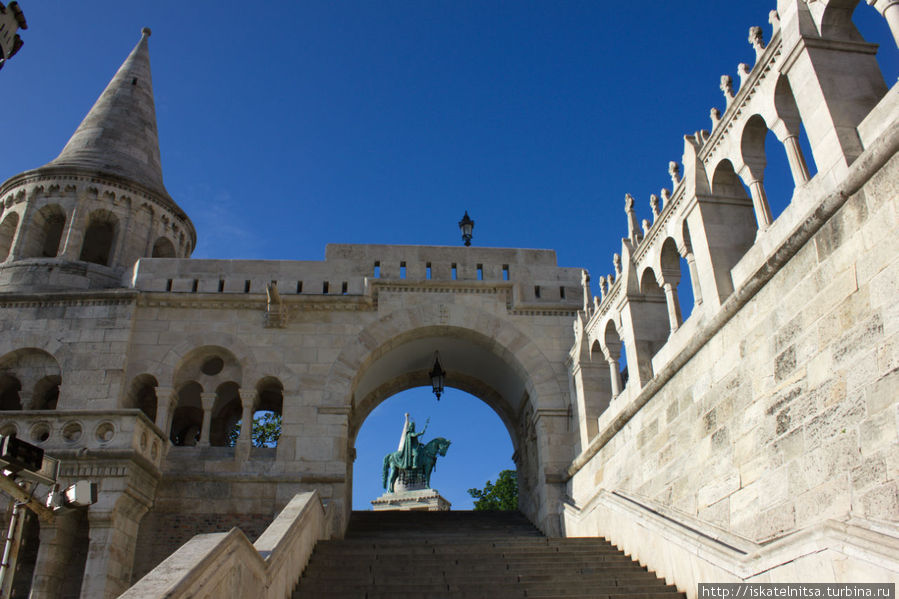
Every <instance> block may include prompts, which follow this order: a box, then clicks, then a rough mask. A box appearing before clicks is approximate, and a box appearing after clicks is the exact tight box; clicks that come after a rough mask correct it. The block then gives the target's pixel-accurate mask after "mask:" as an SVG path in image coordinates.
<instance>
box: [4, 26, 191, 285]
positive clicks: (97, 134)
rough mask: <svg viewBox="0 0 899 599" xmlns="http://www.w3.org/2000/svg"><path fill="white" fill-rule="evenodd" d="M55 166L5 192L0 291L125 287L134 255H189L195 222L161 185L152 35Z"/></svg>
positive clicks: (10, 184) (23, 177)
mask: <svg viewBox="0 0 899 599" xmlns="http://www.w3.org/2000/svg"><path fill="white" fill-rule="evenodd" d="M149 36H150V30H149V29H146V28H145V29H144V30H143V31H142V34H141V39H140V41H139V42H138V43H137V45H136V46H135V47H134V49H133V50H132V51H131V53H130V54H129V55H128V57H127V58H126V59H125V62H124V63H122V66H121V67H119V70H118V71H117V72H116V74H115V76H114V77H113V78H112V80H111V81H110V82H109V84H108V85H107V86H106V89H105V90H103V93H102V94H101V95H100V97H99V98H98V99H97V101H96V102H95V103H94V105H93V107H92V108H91V109H90V111H89V112H88V114H87V116H86V117H85V118H84V120H83V121H82V122H81V124H80V125H79V126H78V128H77V129H76V130H75V133H74V134H73V135H72V137H71V139H69V142H68V143H67V144H66V145H65V147H64V148H63V150H62V152H61V153H60V154H59V156H57V157H56V159H55V160H53V161H52V162H50V163H49V164H46V165H44V166H42V167H40V168H37V169H34V170H30V171H26V172H24V173H21V174H18V175H16V176H14V177H12V178H11V179H9V180H7V181H6V182H5V183H3V185H2V186H0V291H37V290H54V289H57V290H64V289H95V288H109V287H120V286H123V283H122V279H123V276H125V273H126V272H127V271H128V270H129V269H130V267H131V266H133V264H134V263H135V261H136V260H137V259H138V258H141V257H162V258H174V257H179V258H186V257H189V256H190V253H191V251H192V250H193V248H194V246H195V245H196V232H195V230H194V227H193V224H192V223H191V222H190V219H189V218H188V217H187V215H186V214H185V213H184V211H183V210H181V208H180V207H179V206H178V205H177V204H176V203H175V202H174V200H172V198H171V196H169V193H168V191H166V188H165V185H164V184H163V181H162V167H161V163H160V158H159V140H158V135H157V130H156V109H155V105H154V102H153V82H152V78H151V74H150V54H149V48H148V38H149Z"/></svg>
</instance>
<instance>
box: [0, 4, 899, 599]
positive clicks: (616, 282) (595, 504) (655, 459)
mask: <svg viewBox="0 0 899 599" xmlns="http://www.w3.org/2000/svg"><path fill="white" fill-rule="evenodd" d="M857 3H858V2H857V0H856V1H855V2H851V1H842V2H838V1H836V0H831V1H827V0H815V1H814V2H812V1H808V2H807V1H805V0H780V1H779V2H778V6H777V12H776V13H772V16H771V25H772V28H771V29H770V30H769V33H770V35H769V36H768V37H769V38H770V39H769V41H768V42H767V43H765V41H764V37H765V36H764V33H763V32H762V31H761V30H760V29H758V28H753V29H751V30H750V37H749V41H750V44H752V46H753V47H754V48H755V49H756V64H755V65H753V66H751V67H750V66H748V65H741V66H740V68H739V70H738V74H739V79H740V85H739V89H737V90H736V91H734V89H733V88H734V84H733V82H732V80H731V79H730V78H723V79H722V86H721V87H722V91H723V93H724V97H725V102H726V107H725V109H724V110H723V111H721V110H714V111H713V113H712V119H713V125H714V126H713V128H712V129H711V131H710V132H706V131H700V132H697V133H695V134H694V135H689V136H687V137H686V138H685V144H684V156H683V160H682V164H676V163H672V167H671V169H670V172H669V174H670V176H671V180H672V184H673V187H672V189H671V190H670V191H668V190H662V191H660V193H659V197H653V198H652V199H651V200H650V202H651V207H652V213H653V222H651V223H650V222H648V221H644V222H643V223H642V225H641V224H639V223H638V222H637V218H636V216H635V210H634V201H635V200H634V199H633V198H632V197H630V196H628V197H627V198H626V201H625V216H626V221H623V222H626V223H627V238H626V239H624V240H623V243H622V250H621V253H620V255H616V256H615V258H614V260H613V264H612V269H611V270H612V273H613V274H611V275H604V276H602V277H601V278H600V288H601V292H600V295H599V296H598V297H596V298H593V297H592V296H591V292H590V285H589V279H590V277H589V276H588V275H587V273H586V271H584V270H582V269H578V268H563V267H559V266H558V265H557V263H556V258H555V254H554V252H552V251H546V250H524V249H489V248H466V247H424V246H421V247H419V246H377V245H329V246H328V247H327V249H326V255H325V259H324V260H323V261H309V262H300V261H263V260H254V261H234V260H196V259H191V258H190V253H191V251H192V248H193V247H194V246H195V243H196V233H195V232H194V229H193V225H192V224H191V222H190V220H189V219H188V217H187V215H186V214H184V213H183V211H182V210H181V209H180V208H179V207H178V206H177V204H175V202H174V201H173V200H172V199H171V198H170V197H169V196H168V193H167V192H166V190H165V187H164V186H163V184H162V177H161V171H160V169H159V160H158V151H159V150H158V144H157V141H156V134H155V111H154V110H153V104H152V103H153V97H152V86H151V82H150V73H149V54H148V46H147V43H148V42H147V38H148V36H149V31H145V32H144V35H143V37H142V39H141V41H140V42H139V43H138V45H137V47H136V48H135V50H134V52H132V54H131V55H130V56H129V57H128V59H127V60H126V62H125V64H123V65H122V68H121V69H120V70H119V72H118V73H117V74H116V77H115V78H114V79H113V81H112V82H111V83H110V86H109V87H108V88H107V91H106V92H104V95H103V96H101V98H100V99H99V100H98V101H97V104H96V105H95V106H94V108H93V109H92V110H91V113H90V114H89V115H88V117H86V119H85V122H84V123H82V126H81V127H79V129H78V131H76V134H75V135H74V136H73V137H72V140H71V141H70V142H69V144H67V145H66V147H65V149H64V150H63V152H62V153H61V154H60V156H59V157H58V158H57V159H56V160H54V161H53V162H51V163H50V164H48V165H46V166H44V167H41V168H38V169H35V170H33V171H28V172H26V173H22V174H20V175H17V176H15V177H13V178H11V179H9V180H8V181H7V182H5V183H4V184H3V185H2V186H0V202H2V206H0V207H2V212H0V259H2V262H0V305H2V307H3V310H2V313H0V326H2V327H3V331H4V334H3V335H2V337H0V410H2V411H0V432H4V433H9V432H16V433H17V434H18V435H19V436H20V437H22V438H24V439H26V440H29V441H31V442H33V443H36V444H38V445H41V446H42V447H44V448H45V449H46V450H47V451H48V453H50V454H52V455H55V456H56V457H59V458H61V459H62V460H63V464H64V468H63V478H64V480H67V481H68V480H74V479H76V478H84V477H89V478H91V479H92V480H96V481H97V482H99V483H100V497H101V500H100V502H99V503H98V504H97V505H95V506H93V507H91V508H90V509H89V510H88V511H87V512H86V513H73V514H69V515H67V516H65V517H60V518H58V519H57V520H56V521H54V522H53V523H49V524H48V523H42V524H41V525H40V529H39V532H37V531H36V529H34V528H33V527H32V531H31V533H30V534H31V536H32V537H39V540H40V544H39V549H38V552H37V555H36V565H35V570H34V577H33V580H32V582H31V587H32V596H33V597H51V596H56V594H57V592H58V590H59V589H60V588H66V589H68V590H67V591H66V592H72V593H79V592H80V596H82V597H114V596H117V595H119V594H120V593H122V592H124V591H125V590H126V589H127V588H128V587H129V586H130V585H131V584H132V583H133V582H135V581H136V580H137V579H138V578H139V577H140V576H142V575H143V574H145V573H147V572H148V571H150V570H151V569H153V568H154V567H155V566H156V565H157V564H159V563H160V562H161V561H162V560H163V559H165V558H166V557H168V556H169V555H170V554H171V553H172V552H173V551H174V550H175V549H177V548H178V547H179V546H180V545H181V544H183V543H184V542H186V541H188V540H189V539H190V538H191V537H193V535H195V534H197V533H201V532H212V531H226V530H228V529H230V528H231V527H233V526H238V527H241V528H242V529H243V530H244V531H245V532H246V533H247V535H248V536H250V537H253V536H255V535H258V534H259V533H261V532H262V530H263V529H265V528H266V527H267V526H268V525H269V523H270V522H271V521H272V520H273V518H274V516H275V515H276V514H277V513H278V512H279V511H280V510H281V509H282V508H283V507H284V506H285V505H288V503H289V502H291V501H292V500H293V498H294V497H295V496H297V494H298V493H307V492H315V493H316V497H321V499H322V501H323V502H324V504H325V505H326V506H327V510H326V513H327V517H324V516H323V517H322V518H324V524H321V522H320V520H322V519H321V518H319V519H317V520H316V522H317V524H316V526H319V525H321V526H324V527H326V528H328V529H329V530H330V532H331V534H334V535H340V534H342V532H343V529H344V527H345V524H346V521H347V515H348V510H349V509H350V497H351V486H352V468H353V457H354V445H355V437H356V434H357V432H358V431H359V429H360V427H361V425H362V423H363V422H364V420H365V418H366V416H367V415H368V414H369V413H370V412H371V410H372V409H374V407H375V406H377V405H378V404H379V403H380V402H381V401H383V400H384V399H386V398H388V397H390V396H391V395H393V394H395V393H397V392H399V391H401V390H404V389H407V388H410V387H414V386H419V385H425V384H428V375H427V372H428V370H429V369H430V366H431V364H432V359H433V355H434V351H435V350H439V352H440V356H441V363H442V364H443V366H444V368H445V369H446V370H447V373H448V374H447V382H448V384H450V385H452V386H454V387H457V388H460V389H462V390H465V391H468V392H470V393H472V394H474V395H476V396H477V397H479V398H481V399H482V400H483V401H484V402H485V403H487V404H488V405H490V406H491V407H492V408H493V409H494V410H495V411H496V412H497V414H498V415H499V416H500V418H501V419H502V421H503V422H504V423H505V425H506V427H507V429H508V430H509V434H510V437H511V438H512V442H513V446H514V447H515V450H516V454H515V459H516V463H517V465H518V472H519V481H520V484H521V505H522V509H523V511H524V512H525V514H526V515H527V516H529V517H530V518H531V519H532V520H533V521H534V522H535V524H537V525H538V526H539V527H540V528H541V529H543V530H544V531H545V532H547V533H548V534H565V535H602V536H606V537H608V538H609V539H610V540H612V541H613V542H614V543H616V544H618V545H620V546H621V547H622V548H624V549H625V550H626V551H628V552H629V553H631V554H633V555H634V556H636V557H638V558H639V559H640V560H641V561H642V562H644V563H645V564H647V565H648V566H649V567H650V568H652V569H654V570H656V571H657V572H659V573H660V574H663V575H664V576H666V577H668V578H669V580H670V581H671V582H674V583H675V584H677V585H678V586H679V587H680V588H681V589H682V590H684V591H686V592H687V593H688V594H689V595H691V596H694V595H695V593H696V583H697V582H701V581H723V580H750V581H794V580H810V581H819V582H821V581H831V580H832V581H846V582H850V581H872V582H885V581H896V580H899V563H897V559H896V557H895V556H896V555H899V437H897V428H899V393H897V391H896V389H897V388H899V380H897V378H896V370H897V363H899V349H897V348H899V338H897V330H899V314H897V302H896V301H895V298H896V297H899V293H897V292H899V244H897V242H896V240H897V239H899V158H897V157H896V150H897V148H899V87H896V86H893V88H892V89H888V87H887V85H886V84H885V83H884V81H883V78H882V76H881V75H880V72H879V70H878V69H877V65H876V62H875V61H874V52H875V50H876V48H875V47H874V46H872V45H870V44H868V43H866V42H865V41H864V40H862V39H861V37H860V36H859V35H858V32H857V31H855V28H854V26H852V24H851V21H850V20H849V17H850V15H851V13H852V9H853V8H854V6H855V5H856V4H857ZM895 7H896V4H895V3H893V2H880V1H879V0H878V2H877V3H875V8H878V9H879V10H881V11H882V13H883V14H884V16H885V18H887V20H888V22H889V23H890V24H891V26H894V33H895V23H896V15H895V13H896V11H897V10H899V9H897V8H895ZM891 19H892V20H891ZM881 51H888V52H895V51H896V48H895V47H890V48H881ZM117 102H127V103H130V104H128V106H129V109H128V110H125V111H122V110H121V109H120V108H121V106H120V105H119V104H116V103H117ZM122 114H131V115H139V120H140V123H141V128H140V130H141V131H143V132H144V134H142V135H139V136H135V135H132V134H133V131H132V129H131V128H132V127H133V126H134V123H131V122H129V121H128V119H123V118H121V115H122ZM98 123H101V124H102V125H103V126H102V127H100V126H98V125H97V124H98ZM148 124H151V125H152V126H148ZM800 125H801V126H802V127H803V128H804V130H805V132H806V133H807V136H808V139H809V143H810V146H811V154H812V155H811V156H804V155H803V154H802V150H801V147H800V144H799V143H798V136H799V134H800V131H801V129H800ZM104 127H105V128H113V129H120V130H122V131H123V134H122V135H121V136H109V137H108V138H104V137H102V136H99V137H91V136H92V135H94V134H95V133H96V131H97V130H98V129H103V128H104ZM768 130H771V131H773V132H774V133H775V134H776V136H777V138H778V139H779V140H781V141H782V142H783V144H784V148H785V151H786V154H787V157H788V160H789V164H790V167H791V172H792V174H793V179H794V183H795V192H794V194H793V197H792V201H791V203H790V205H789V206H788V207H787V209H786V210H785V211H784V212H783V213H782V214H781V215H780V216H779V217H778V218H777V219H772V215H771V212H770V209H769V208H768V206H767V199H766V194H765V190H764V176H763V173H764V166H765V164H766V159H767V157H766V156H765V153H764V138H765V135H766V133H767V131H768ZM148 131H150V132H151V133H152V134H148V133H147V132H148ZM123 140H124V141H123ZM810 165H814V166H815V167H816V169H814V170H816V171H817V174H815V176H813V177H812V176H810V168H809V166H810ZM747 190H748V191H747ZM660 200H661V201H660ZM682 261H683V262H684V263H685V264H686V267H685V269H684V270H683V271H682V268H681V263H682ZM682 272H687V273H689V278H690V281H689V282H688V281H684V280H682V275H681V273H682ZM686 284H689V285H691V287H692V289H693V295H694V297H695V305H694V307H693V310H692V312H691V313H690V316H689V318H687V319H686V320H684V319H683V317H682V314H683V312H682V311H681V306H679V305H678V304H677V293H676V291H677V286H678V285H686ZM624 362H626V364H627V372H628V376H627V377H626V379H625V377H623V376H622V373H621V370H622V366H623V363H624ZM257 410H272V411H276V412H279V413H280V414H281V415H282V418H283V423H282V433H281V438H280V440H279V442H278V444H277V447H276V448H254V447H251V446H250V439H249V435H248V430H247V429H246V428H245V429H244V430H242V434H241V436H240V438H239V439H237V441H236V444H235V445H234V446H229V440H228V431H229V430H230V429H231V426H232V425H233V424H234V423H235V422H236V421H238V420H242V421H243V422H247V421H249V420H250V419H251V417H252V415H253V413H254V412H255V411H257ZM316 501H318V500H317V499H316ZM304 505H306V504H304ZM310 509H311V508H310ZM316 509H318V508H316ZM319 511H321V510H319ZM316 513H318V512H316ZM322 513H325V512H322ZM316 518H318V517H317V516H316ZM297 534H298V535H299V533H297ZM306 537H309V535H306ZM306 537H304V538H306ZM229 538H230V537H229ZM314 538H316V537H315V535H312V537H309V538H308V539H307V541H308V542H309V543H314ZM309 539H311V540H309ZM232 542H233V543H234V544H236V545H235V546H239V547H241V549H240V551H250V549H248V547H250V545H249V543H248V542H247V541H246V538H244V537H240V539H237V540H234V539H232V540H231V541H228V543H232ZM203 543H204V541H202V540H195V541H194V542H193V545H191V547H199V546H201V545H203ZM257 544H258V543H257ZM223 546H224V545H223ZM304 547H306V546H305V545H304ZM307 549H308V547H306V549H304V551H306V550H307ZM186 553H190V552H189V551H187V552H186ZM186 553H185V554H186ZM173 559H175V556H173ZM192 559H193V558H192ZM248 559H249V558H248ZM254 559H255V558H254ZM176 561H177V560H176ZM301 561H302V560H301ZM172 563H173V562H171V561H167V562H166V564H168V565H167V566H166V568H170V569H171V568H172ZM254 563H255V562H254ZM297 567H300V568H301V567H302V564H300V565H299V566H297ZM253 568H256V569H257V570H259V573H258V575H259V576H260V577H262V578H260V579H263V578H264V572H263V571H264V569H265V568H264V567H263V566H258V567H257V566H253ZM176 569H177V568H176ZM251 569H252V568H251ZM76 571H77V572H81V571H84V572H85V575H84V577H83V580H82V579H80V578H78V577H77V576H74V575H73V572H76ZM167 571H171V570H167ZM209 571H210V572H214V569H212V570H209ZM156 575H158V576H162V575H161V574H159V573H158V572H157V573H156ZM163 577H164V576H163ZM160 579H161V578H160ZM73 580H74V581H75V582H72V581H73ZM207 583H208V584H216V581H215V580H214V578H213V579H209V580H206V582H204V584H207ZM185 584H186V583H185ZM285 584H287V583H285ZM66 585H67V586H66ZM73 585H74V587H73ZM26 586H27V585H26ZM219 586H221V585H219ZM70 587H72V588H74V590H71V588H70ZM144 587H146V585H144ZM144 587H141V588H144ZM182 587H184V584H182ZM188 587H189V585H188ZM288 587H289V584H288ZM185 588H186V587H185ZM188 591H189V589H188ZM142 592H143V591H142ZM139 596H145V595H139Z"/></svg>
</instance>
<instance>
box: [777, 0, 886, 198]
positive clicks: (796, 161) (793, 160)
mask: <svg viewBox="0 0 899 599" xmlns="http://www.w3.org/2000/svg"><path fill="white" fill-rule="evenodd" d="M897 2H899V0H897ZM780 141H781V143H782V144H783V145H784V148H785V149H786V151H787V161H788V162H789V163H790V173H791V174H792V175H793V184H794V185H796V187H800V186H802V185H805V184H806V183H808V181H809V179H810V178H811V177H810V176H809V173H808V165H807V164H806V163H805V157H804V156H803V155H802V148H800V147H799V138H798V137H797V136H795V135H788V136H787V137H785V138H784V139H782V140H780Z"/></svg>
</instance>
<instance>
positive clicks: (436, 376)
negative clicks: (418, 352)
mask: <svg viewBox="0 0 899 599" xmlns="http://www.w3.org/2000/svg"><path fill="white" fill-rule="evenodd" d="M429 375H430V377H431V388H432V390H433V391H434V395H436V396H437V401H440V396H441V395H442V394H443V384H444V382H445V381H446V371H444V370H443V368H441V367H440V352H434V367H433V368H432V369H431V372H430V373H429Z"/></svg>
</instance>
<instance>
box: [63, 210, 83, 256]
mask: <svg viewBox="0 0 899 599" xmlns="http://www.w3.org/2000/svg"><path fill="white" fill-rule="evenodd" d="M82 212H84V204H83V202H82V201H81V200H78V201H77V202H75V207H74V208H72V214H70V215H69V221H68V222H67V223H66V230H65V232H64V233H63V246H62V252H60V253H59V254H58V255H59V256H60V257H61V258H65V259H66V260H77V259H78V258H79V257H80V256H81V242H82V241H83V240H84V229H83V228H81V227H79V225H78V221H80V220H81V213H82Z"/></svg>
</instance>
